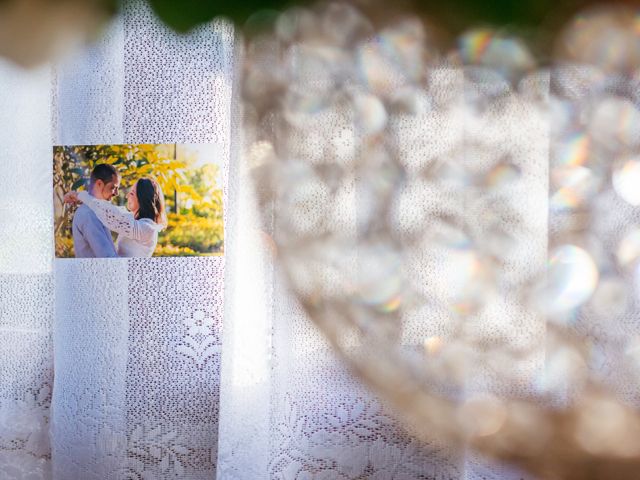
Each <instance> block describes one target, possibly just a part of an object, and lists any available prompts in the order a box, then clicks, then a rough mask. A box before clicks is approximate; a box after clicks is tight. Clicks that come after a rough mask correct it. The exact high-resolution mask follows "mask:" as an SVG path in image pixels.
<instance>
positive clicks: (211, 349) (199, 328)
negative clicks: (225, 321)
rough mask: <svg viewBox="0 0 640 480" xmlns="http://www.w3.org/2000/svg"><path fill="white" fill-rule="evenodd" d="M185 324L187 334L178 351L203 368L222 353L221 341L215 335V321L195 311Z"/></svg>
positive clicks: (203, 313)
mask: <svg viewBox="0 0 640 480" xmlns="http://www.w3.org/2000/svg"><path fill="white" fill-rule="evenodd" d="M183 323H184V324H185V325H186V326H187V333H186V335H185V336H184V338H183V339H182V343H180V345H178V346H177V347H176V350H177V351H178V353H181V354H183V355H185V356H187V357H188V358H190V359H192V360H193V361H194V362H195V363H196V365H197V366H198V367H200V368H202V367H203V366H204V365H205V363H206V362H207V360H208V359H209V358H211V357H212V356H213V355H215V354H217V353H220V351H221V346H220V344H219V341H218V339H217V338H216V336H215V335H214V334H213V326H214V323H215V321H214V319H213V318H212V317H211V316H209V315H207V313H205V312H204V311H202V310H195V311H194V312H193V314H192V315H191V316H190V317H187V318H186V319H185V320H184V321H183Z"/></svg>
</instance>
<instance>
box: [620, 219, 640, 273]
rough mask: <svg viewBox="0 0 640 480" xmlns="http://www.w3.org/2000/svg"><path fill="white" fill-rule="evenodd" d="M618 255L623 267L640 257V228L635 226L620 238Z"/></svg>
mask: <svg viewBox="0 0 640 480" xmlns="http://www.w3.org/2000/svg"><path fill="white" fill-rule="evenodd" d="M616 256H617V258H618V263H619V264H620V266H621V267H626V266H628V265H630V264H632V263H635V262H636V261H637V260H638V258H640V228H634V229H633V230H631V231H630V232H628V233H627V234H626V235H625V236H624V237H623V238H622V240H620V243H619V244H618V250H617V251H616Z"/></svg>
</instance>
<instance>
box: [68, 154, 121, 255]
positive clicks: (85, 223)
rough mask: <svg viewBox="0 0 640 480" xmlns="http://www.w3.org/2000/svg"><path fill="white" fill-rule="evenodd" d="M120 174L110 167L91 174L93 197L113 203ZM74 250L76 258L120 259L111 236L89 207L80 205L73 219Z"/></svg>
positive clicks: (95, 170) (90, 192) (98, 166)
mask: <svg viewBox="0 0 640 480" xmlns="http://www.w3.org/2000/svg"><path fill="white" fill-rule="evenodd" d="M118 188H120V174H119V173H118V171H117V170H116V169H115V168H114V167H113V166H112V165H107V164H100V165H97V166H96V167H95V168H94V169H93V171H92V172H91V178H90V180H89V194H90V195H91V196H93V197H95V198H97V199H100V200H106V201H108V202H109V201H111V199H112V198H113V197H114V196H115V195H117V194H118ZM72 231H73V246H74V250H75V254H76V258H105V257H106V258H109V257H117V256H118V254H117V253H116V248H115V246H114V244H113V239H112V238H111V232H110V231H109V230H108V229H107V227H105V226H104V225H103V224H102V222H101V221H100V220H99V219H98V217H97V216H96V214H95V213H94V212H93V210H91V209H90V208H89V207H87V206H86V205H84V204H83V205H80V206H79V207H78V209H77V210H76V213H75V215H74V216H73V225H72Z"/></svg>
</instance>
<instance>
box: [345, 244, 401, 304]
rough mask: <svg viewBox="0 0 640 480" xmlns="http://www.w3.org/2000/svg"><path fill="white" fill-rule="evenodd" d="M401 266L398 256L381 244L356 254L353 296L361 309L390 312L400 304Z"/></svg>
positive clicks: (364, 248) (361, 249) (363, 249)
mask: <svg viewBox="0 0 640 480" xmlns="http://www.w3.org/2000/svg"><path fill="white" fill-rule="evenodd" d="M401 268H402V262H401V256H400V255H399V253H398V252H396V251H394V250H392V249H390V248H389V247H388V246H386V245H384V244H374V245H371V246H367V247H364V246H363V247H362V248H360V249H359V251H358V273H357V275H358V276H357V279H356V285H357V289H356V290H357V295H358V298H359V300H360V301H361V302H362V303H364V304H365V305H369V306H372V307H374V308H376V309H377V310H379V311H381V312H387V313H389V312H393V311H395V310H397V309H398V308H400V306H401V304H402V294H403V282H402V272H401Z"/></svg>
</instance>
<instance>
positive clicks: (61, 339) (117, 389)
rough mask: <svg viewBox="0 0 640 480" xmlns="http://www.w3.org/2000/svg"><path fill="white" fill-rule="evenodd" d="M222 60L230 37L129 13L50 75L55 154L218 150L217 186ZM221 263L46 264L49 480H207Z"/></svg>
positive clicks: (225, 86)
mask: <svg viewBox="0 0 640 480" xmlns="http://www.w3.org/2000/svg"><path fill="white" fill-rule="evenodd" d="M232 52H233V30H232V28H231V27H230V26H229V25H227V24H224V23H215V24H212V25H207V26H204V27H202V28H200V29H198V30H197V31H195V32H193V33H192V34H190V35H188V36H178V35H176V34H174V33H171V32H170V31H169V30H168V29H167V28H165V27H164V26H162V25H160V24H159V22H157V21H156V20H155V18H154V17H153V15H152V13H151V12H150V11H149V10H148V9H147V7H146V6H144V5H143V4H141V3H140V4H136V5H132V6H128V7H127V8H126V9H125V11H124V12H123V15H122V16H121V17H120V18H119V19H118V20H117V21H116V22H115V24H113V25H112V27H111V29H110V31H109V32H108V33H107V35H106V36H105V37H104V38H103V39H102V40H101V41H100V43H99V44H97V45H95V46H93V47H91V48H90V49H88V50H87V51H85V52H84V53H82V54H81V55H79V56H77V57H74V58H71V59H69V61H67V62H65V63H64V64H62V65H59V66H58V67H57V68H56V69H55V78H56V83H55V85H54V118H55V123H54V125H55V137H54V144H57V145H74V144H106V143H112V144H123V143H126V144H135V143H215V144H217V145H218V146H219V151H220V152H221V155H222V158H220V159H216V160H217V162H218V164H219V165H220V166H221V169H222V175H221V177H222V178H223V187H224V183H225V180H224V179H226V168H227V165H228V155H229V140H230V115H229V111H230V102H231V97H230V94H231V82H232V73H233V68H232V62H233V56H232ZM50 155H51V154H50V153H49V154H48V155H46V157H50ZM224 264H225V259H224V257H206V258H205V257H203V258H151V259H142V258H136V259H115V260H110V259H83V260H75V259H74V260H72V259H68V260H66V259H65V260H62V259H60V260H56V261H55V286H56V295H55V298H56V306H55V319H56V327H55V341H54V345H55V349H56V355H55V369H56V370H59V371H60V375H56V378H55V386H54V392H55V393H54V395H53V397H54V398H53V405H54V408H53V415H52V422H51V423H52V428H51V443H52V463H53V476H54V478H59V479H69V480H70V479H91V478H94V479H125V478H158V479H161V478H189V479H211V478H215V475H216V454H217V425H218V397H219V376H220V374H219V368H220V344H221V341H222V308H223V292H224V290H223V278H224V277H223V273H224Z"/></svg>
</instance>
